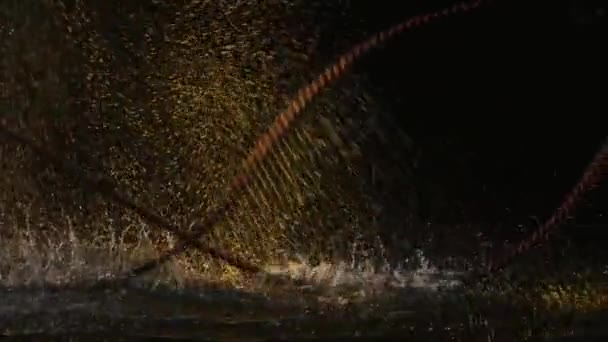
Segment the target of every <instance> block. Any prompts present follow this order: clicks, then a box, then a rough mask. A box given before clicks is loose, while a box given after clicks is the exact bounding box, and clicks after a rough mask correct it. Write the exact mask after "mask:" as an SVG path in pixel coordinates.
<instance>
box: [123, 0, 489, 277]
mask: <svg viewBox="0 0 608 342" xmlns="http://www.w3.org/2000/svg"><path fill="white" fill-rule="evenodd" d="M489 2H490V0H485V1H484V0H477V1H471V2H460V3H457V4H455V5H453V6H451V7H447V8H444V9H441V10H439V11H435V12H430V13H427V14H422V15H418V16H415V17H412V18H410V19H408V20H406V21H404V22H402V23H399V24H397V25H394V26H392V27H390V28H389V29H387V30H384V31H381V32H379V33H377V34H375V35H373V36H372V37H370V38H368V39H367V40H365V41H363V42H362V43H360V44H357V45H355V46H354V47H353V48H352V49H351V50H350V51H348V52H347V53H345V54H344V55H342V56H341V57H340V58H339V59H338V61H337V62H336V63H334V64H333V65H331V66H329V67H327V68H326V69H325V71H324V72H323V73H321V74H320V75H319V76H318V77H317V78H316V79H315V80H314V81H312V82H311V83H310V84H308V85H307V86H305V87H303V88H301V89H300V90H299V91H298V92H297V94H296V96H295V97H294V99H293V100H292V101H291V102H290V104H289V106H288V107H287V109H286V110H285V111H284V112H282V113H281V114H279V115H278V117H277V118H276V119H275V121H274V123H273V124H272V125H271V127H270V129H269V130H268V131H267V133H265V134H264V135H262V137H260V138H259V139H258V141H257V143H256V145H255V147H254V148H253V149H252V151H251V152H250V154H249V156H248V157H247V158H246V159H245V161H244V162H243V171H242V172H241V173H240V174H239V175H237V176H236V177H234V178H233V179H232V181H231V182H230V188H229V192H228V197H227V199H226V200H224V202H223V203H222V204H221V205H220V206H218V207H217V209H215V210H213V211H212V212H211V213H209V214H208V215H207V216H205V217H204V218H202V219H196V220H194V221H193V222H192V224H191V225H190V226H191V228H192V231H193V234H192V235H193V236H196V237H193V238H189V239H181V240H180V242H179V243H178V245H177V246H175V247H174V248H173V249H172V250H170V251H168V252H166V253H165V254H163V255H161V256H160V257H158V258H155V259H152V260H149V261H147V262H145V263H144V264H142V265H141V266H138V267H136V268H133V269H132V270H130V271H129V272H128V273H127V275H128V276H129V277H134V276H137V275H140V274H143V273H145V272H147V271H150V270H153V269H154V268H155V267H157V266H159V265H161V264H162V263H164V262H166V261H168V260H169V259H171V258H172V257H173V256H176V255H179V254H181V253H183V252H185V251H186V250H188V248H189V247H196V246H197V244H198V236H199V235H201V234H202V233H204V232H205V231H208V230H209V229H210V228H211V227H212V226H214V225H215V224H217V223H218V222H219V221H221V220H222V219H223V218H224V217H225V216H226V215H227V213H229V212H230V211H231V210H233V209H234V207H235V206H236V205H237V202H238V199H239V198H240V196H241V195H242V194H243V192H244V190H246V189H247V188H248V186H249V184H250V181H251V175H252V174H254V173H255V172H256V170H257V167H258V165H260V163H261V162H262V161H263V160H264V159H265V157H266V156H267V155H268V154H269V153H270V152H271V151H272V149H273V148H274V146H276V144H277V143H278V142H279V141H280V140H281V139H283V138H284V137H285V136H286V135H287V134H288V132H289V131H290V129H291V127H292V126H293V124H294V122H295V121H296V120H297V119H298V118H299V117H300V116H301V115H302V113H303V111H304V108H305V107H306V106H307V105H308V104H309V103H310V102H311V101H312V100H313V98H314V97H315V96H317V95H318V94H319V93H320V92H321V90H323V89H325V88H327V86H329V84H330V83H331V82H333V81H335V80H337V79H338V78H340V77H341V76H342V75H344V73H345V72H346V71H347V70H348V68H349V67H350V66H351V65H352V64H353V63H354V62H355V61H357V60H358V59H359V58H360V57H362V56H363V54H365V53H367V52H369V50H371V49H372V48H375V47H377V46H378V45H380V44H381V43H384V42H386V41H387V40H389V39H390V38H393V37H395V36H396V35H398V34H401V33H404V32H406V31H407V30H410V29H414V28H417V27H420V26H422V25H425V24H428V23H432V22H435V21H437V20H440V19H442V18H445V17H449V16H452V15H455V14H459V13H464V12H469V11H472V10H474V9H476V8H478V7H480V6H481V5H483V4H485V3H489ZM193 241H197V242H196V243H195V242H193ZM222 259H223V260H225V258H222ZM231 264H232V265H233V266H237V267H239V268H241V269H243V270H245V271H250V272H251V271H259V268H258V267H252V268H250V267H247V268H244V267H240V266H239V265H236V264H233V263H231Z"/></svg>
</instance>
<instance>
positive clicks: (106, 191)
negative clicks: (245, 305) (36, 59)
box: [0, 122, 260, 272]
mask: <svg viewBox="0 0 608 342" xmlns="http://www.w3.org/2000/svg"><path fill="white" fill-rule="evenodd" d="M2 135H4V136H5V137H6V138H8V139H10V140H12V141H15V142H17V143H19V144H21V145H23V146H26V147H28V148H30V149H31V150H32V151H34V152H35V153H36V155H38V156H39V157H41V158H44V159H46V160H47V162H48V163H49V164H51V165H54V166H55V167H57V168H59V169H61V170H62V171H63V172H65V173H66V174H67V175H69V176H70V177H71V178H73V179H75V180H77V181H79V182H80V183H81V185H83V186H85V187H88V188H91V189H93V190H94V191H96V192H97V193H99V194H100V195H101V196H102V197H104V198H106V199H107V200H110V201H112V202H114V203H117V204H119V205H121V206H122V207H124V208H127V209H130V210H132V211H133V212H135V213H136V214H138V215H139V216H140V217H141V218H143V219H144V220H146V221H147V222H148V223H149V224H151V225H153V226H156V227H159V228H162V229H164V230H167V231H170V232H171V233H173V234H175V235H176V236H178V237H179V238H180V239H192V238H193V236H191V235H189V234H185V233H184V232H181V231H180V230H179V228H178V227H176V226H174V225H172V224H171V223H170V222H168V221H167V220H165V219H163V218H162V217H161V216H159V215H157V214H155V213H154V212H152V211H150V210H148V209H145V208H142V207H140V206H138V205H137V204H135V203H134V202H133V201H132V200H130V199H129V198H127V196H125V195H122V194H120V193H119V192H118V191H117V190H116V186H115V185H113V184H112V183H111V182H110V181H108V180H106V179H97V180H95V179H91V177H89V176H87V175H86V173H85V172H83V171H82V170H80V168H78V167H77V166H76V165H73V164H72V163H70V162H68V161H67V160H62V159H60V158H57V157H56V156H55V155H54V154H53V153H51V152H50V151H48V150H46V149H44V148H43V147H41V146H39V145H38V144H36V143H35V142H34V141H32V140H30V139H27V138H25V137H23V136H20V135H19V134H17V133H14V132H12V131H11V130H9V129H8V128H7V127H6V126H5V125H4V124H3V123H2V122H0V136H2ZM192 244H193V245H194V246H196V247H197V248H199V249H201V250H202V251H204V252H207V253H209V254H210V255H212V256H213V257H215V258H218V259H221V260H223V261H225V262H227V263H229V264H231V265H234V266H236V267H239V268H241V269H243V270H247V271H250V272H259V271H260V269H259V268H258V267H257V266H255V265H253V264H251V263H249V262H247V261H245V260H242V259H239V258H237V257H235V256H233V255H231V254H230V253H228V252H227V251H224V250H221V249H217V248H213V247H209V246H206V245H204V244H202V243H201V242H199V241H198V240H195V241H192Z"/></svg>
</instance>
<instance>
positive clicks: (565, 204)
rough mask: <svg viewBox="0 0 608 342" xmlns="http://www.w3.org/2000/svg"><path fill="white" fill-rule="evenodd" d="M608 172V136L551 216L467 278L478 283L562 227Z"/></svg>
mask: <svg viewBox="0 0 608 342" xmlns="http://www.w3.org/2000/svg"><path fill="white" fill-rule="evenodd" d="M607 174H608V138H607V139H606V141H605V142H604V143H603V145H602V147H601V148H600V150H599V151H598V152H597V154H596V155H595V157H594V158H593V160H592V161H591V162H590V163H589V165H588V166H587V168H586V169H585V172H584V173H583V175H582V177H581V179H580V180H579V181H578V183H577V184H576V185H575V186H574V187H573V188H572V190H571V191H570V192H569V193H568V194H567V195H566V196H565V198H564V200H563V201H562V203H561V204H560V206H559V207H558V208H557V209H556V210H555V211H554V212H553V214H552V215H551V216H550V217H549V219H548V220H547V221H545V222H544V223H543V224H541V225H540V226H539V227H538V228H537V229H536V230H535V231H534V232H533V233H531V234H530V235H529V236H528V237H526V238H525V239H523V240H521V241H520V242H519V243H517V244H515V245H513V246H512V247H510V248H507V249H506V250H504V251H502V252H500V253H497V254H496V256H495V257H491V258H490V260H489V261H488V263H487V264H486V265H485V266H484V267H483V268H482V269H481V271H480V272H478V273H476V274H474V275H473V279H470V280H467V283H468V284H476V283H478V282H479V281H480V280H483V279H485V278H487V277H488V276H490V275H492V274H494V273H496V272H497V271H499V270H501V269H503V268H504V267H506V266H507V265H508V264H509V263H510V262H511V261H513V259H515V258H516V257H518V256H520V255H522V254H524V253H526V252H527V251H529V250H530V249H531V248H532V247H534V246H535V245H537V244H538V243H540V242H543V241H546V240H548V239H549V236H550V234H551V233H553V232H555V231H556V230H557V229H558V228H560V227H561V226H562V225H563V224H564V222H565V221H566V220H567V219H568V218H569V217H571V216H572V215H573V213H574V211H575V210H576V208H577V206H578V204H579V203H580V202H581V200H582V199H583V197H584V196H585V194H587V193H588V192H589V191H591V190H592V189H593V188H595V187H596V186H598V185H599V184H600V183H601V181H602V180H604V178H605V177H606V175H607Z"/></svg>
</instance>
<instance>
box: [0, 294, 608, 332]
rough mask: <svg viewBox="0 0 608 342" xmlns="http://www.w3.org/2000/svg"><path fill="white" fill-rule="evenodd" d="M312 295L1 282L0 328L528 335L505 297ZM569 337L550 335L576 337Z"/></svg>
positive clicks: (590, 328) (597, 318) (583, 325)
mask: <svg viewBox="0 0 608 342" xmlns="http://www.w3.org/2000/svg"><path fill="white" fill-rule="evenodd" d="M314 296H315V294H313V293H306V292H305V291H299V292H297V293H292V294H291V295H287V296H286V295H284V294H283V295H276V296H264V295H260V294H251V293H245V292H239V291H236V290H221V291H218V290H213V291H211V290H209V291H192V292H185V291H181V292H179V293H177V292H172V291H168V290H143V289H136V288H129V289H120V290H116V289H114V290H94V291H93V290H84V289H83V290H75V289H70V290H54V291H48V290H47V291H45V290H42V289H28V290H25V289H24V290H14V289H13V290H7V289H5V290H3V291H2V301H0V333H2V334H4V335H6V336H13V337H15V338H18V337H24V336H27V339H28V340H31V339H35V340H38V339H40V340H48V339H49V338H50V337H52V338H54V339H55V338H57V339H65V340H95V341H101V340H129V339H144V338H145V339H150V338H152V339H156V340H160V339H163V340H165V339H166V340H241V341H253V340H294V339H297V340H300V339H330V338H349V339H360V340H363V339H365V340H368V339H378V340H379V339H384V338H388V337H395V338H397V337H398V338H400V339H403V338H407V339H408V340H412V341H429V340H431V341H517V340H522V339H523V337H524V335H525V331H524V330H525V329H523V328H524V327H525V324H522V317H521V316H518V314H522V315H523V313H522V312H518V311H516V310H513V309H512V308H511V309H509V308H507V306H505V305H504V303H503V304H500V303H493V304H492V306H493V310H492V312H491V313H490V314H489V315H488V316H487V317H484V319H482V318H481V316H479V315H471V314H470V313H469V312H467V310H466V303H465V302H464V301H461V299H459V298H460V297H461V296H456V295H454V296H452V295H449V294H448V295H446V293H444V294H442V295H441V294H439V293H437V292H432V291H427V290H419V291H413V290H411V289H410V290H402V291H401V293H395V294H391V295H387V296H385V297H384V298H382V297H379V298H377V299H375V300H373V301H369V302H366V303H358V304H356V305H355V304H347V305H342V306H336V305H322V304H319V302H318V301H317V300H315V298H313V297H314ZM307 297H309V298H307ZM480 301H485V299H483V300H480ZM501 305H502V306H503V308H504V310H502V309H501ZM501 310H502V311H501ZM487 313H488V311H486V314H487ZM491 315H493V316H494V317H490V316H491ZM602 316H603V317H608V316H606V315H605V313H604V314H603V315H594V316H593V317H589V318H585V319H580V320H579V322H578V323H577V324H578V325H579V326H578V327H577V328H574V330H573V328H572V327H571V328H568V329H565V330H567V331H561V332H560V330H563V329H553V328H552V329H553V335H559V334H561V335H564V334H566V333H569V334H572V333H576V334H578V335H580V336H585V339H581V340H591V338H592V337H594V336H595V337H597V338H599V336H601V335H600V333H601V330H602V323H601V322H602V318H601V317H602ZM524 320H525V319H524ZM604 321H605V319H604ZM554 323H555V322H553V324H554ZM542 324H543V323H537V325H542ZM598 327H599V329H598ZM535 329H537V328H535ZM548 330H551V329H548ZM575 330H578V331H575ZM536 333H537V334H538V332H536ZM533 334H534V332H532V335H533ZM528 335H530V333H528ZM604 336H606V335H604ZM569 338H570V339H547V340H554V341H557V340H559V341H562V340H563V341H569V340H573V341H574V340H576V339H572V338H574V337H569ZM581 338H582V337H581ZM529 340H538V341H540V340H543V339H541V338H540V337H535V338H532V337H530V339H529ZM598 340H599V339H598Z"/></svg>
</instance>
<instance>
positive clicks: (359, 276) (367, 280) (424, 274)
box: [266, 250, 462, 293]
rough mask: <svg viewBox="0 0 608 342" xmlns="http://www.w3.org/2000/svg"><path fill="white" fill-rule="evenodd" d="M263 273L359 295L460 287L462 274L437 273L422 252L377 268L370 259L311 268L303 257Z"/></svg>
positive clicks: (328, 263)
mask: <svg viewBox="0 0 608 342" xmlns="http://www.w3.org/2000/svg"><path fill="white" fill-rule="evenodd" d="M266 271H267V272H268V273H270V274H272V275H281V276H286V277H289V278H291V279H293V280H294V281H298V282H300V283H304V284H306V285H304V286H316V287H321V288H326V289H340V288H348V289H352V290H356V291H359V292H360V293H374V292H377V291H387V290H391V289H393V290H399V289H419V290H426V291H439V290H441V289H451V288H454V287H455V286H458V285H460V281H459V280H458V278H459V276H461V275H462V272H460V271H456V270H440V269H439V268H437V267H435V266H434V265H433V264H432V263H431V262H430V261H429V260H428V259H427V258H426V257H425V256H424V253H423V251H422V250H416V251H415V253H414V257H413V258H412V259H409V260H405V261H404V262H402V263H400V264H398V265H397V266H394V267H393V266H390V265H389V264H388V263H384V264H383V265H381V266H380V267H378V266H377V265H376V264H375V263H374V262H372V261H371V260H370V259H366V260H363V261H361V262H358V263H355V262H345V261H336V262H321V263H319V264H317V265H313V264H311V263H310V262H307V261H306V259H304V258H299V260H298V261H288V262H286V263H285V264H282V265H269V266H267V267H266Z"/></svg>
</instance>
